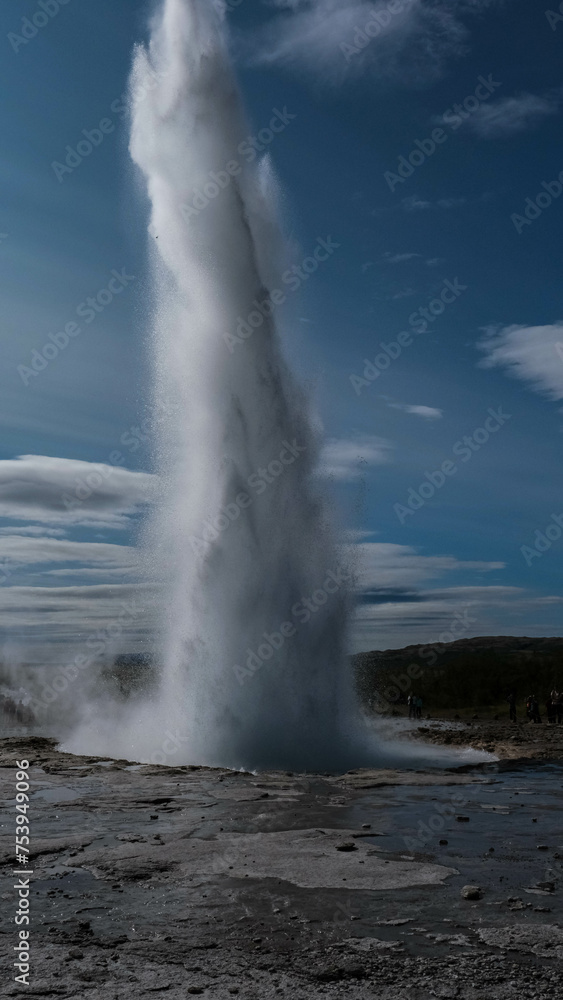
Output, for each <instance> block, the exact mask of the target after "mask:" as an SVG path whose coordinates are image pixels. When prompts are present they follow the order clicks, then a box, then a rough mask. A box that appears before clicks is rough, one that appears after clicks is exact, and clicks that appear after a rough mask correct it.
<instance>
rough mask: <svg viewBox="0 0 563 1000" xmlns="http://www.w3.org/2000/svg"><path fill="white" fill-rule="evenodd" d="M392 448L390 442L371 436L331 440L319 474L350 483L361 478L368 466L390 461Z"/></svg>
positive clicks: (326, 445) (325, 449)
mask: <svg viewBox="0 0 563 1000" xmlns="http://www.w3.org/2000/svg"><path fill="white" fill-rule="evenodd" d="M392 447H393V446H392V445H391V444H390V442H389V441H385V440H384V439H383V438H380V437H375V436H373V435H370V434H357V435H356V436H355V437H353V438H331V439H329V440H328V441H327V442H326V444H325V446H324V448H323V451H322V455H321V461H320V469H319V473H320V475H322V476H327V477H331V478H333V479H337V480H339V481H341V482H350V481H351V480H353V479H357V478H358V476H361V475H362V473H363V472H364V471H365V468H366V466H367V465H383V464H384V463H386V462H388V461H390V451H391V449H392Z"/></svg>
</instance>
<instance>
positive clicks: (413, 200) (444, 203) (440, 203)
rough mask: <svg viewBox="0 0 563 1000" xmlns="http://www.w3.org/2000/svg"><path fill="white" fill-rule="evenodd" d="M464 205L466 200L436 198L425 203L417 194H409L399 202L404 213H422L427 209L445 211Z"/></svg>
mask: <svg viewBox="0 0 563 1000" xmlns="http://www.w3.org/2000/svg"><path fill="white" fill-rule="evenodd" d="M466 203H467V199H466V198H438V200H437V201H427V200H426V199H425V198H420V197H419V196H418V195H417V194H411V195H410V196H409V197H408V198H403V199H402V200H401V205H402V206H403V208H404V210H405V212H423V211H425V210H427V209H429V208H442V209H444V210H445V211H447V210H448V209H450V208H461V207H462V205H465V204H466Z"/></svg>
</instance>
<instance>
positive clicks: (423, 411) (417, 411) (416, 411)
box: [388, 403, 444, 420]
mask: <svg viewBox="0 0 563 1000" xmlns="http://www.w3.org/2000/svg"><path fill="white" fill-rule="evenodd" d="M388 405H389V406H390V407H391V409H393V410H403V412H404V413H412V415H413V416H414V417H422V418H423V419H424V420H439V419H440V418H441V417H443V415H444V414H443V411H442V410H437V409H436V407H434V406H417V405H413V404H411V403H389V404H388Z"/></svg>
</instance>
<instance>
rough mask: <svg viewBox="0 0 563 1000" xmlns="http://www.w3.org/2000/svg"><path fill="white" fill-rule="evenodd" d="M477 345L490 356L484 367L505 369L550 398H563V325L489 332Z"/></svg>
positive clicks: (561, 323)
mask: <svg viewBox="0 0 563 1000" xmlns="http://www.w3.org/2000/svg"><path fill="white" fill-rule="evenodd" d="M477 346H478V347H479V348H480V349H481V350H482V351H484V352H485V353H486V357H485V358H483V360H482V361H480V362H479V366H480V367H481V368H494V367H497V368H504V369H506V372H507V374H508V375H511V376H512V377H514V378H518V379H522V381H525V382H529V383H530V388H531V389H534V390H535V391H536V392H539V393H542V394H543V395H544V396H547V397H548V398H549V399H563V322H561V321H559V322H557V323H554V324H552V325H551V326H516V325H515V326H507V327H504V328H503V329H500V330H496V329H495V330H489V331H488V336H487V338H486V339H485V340H482V341H480V343H479V344H478V345H477Z"/></svg>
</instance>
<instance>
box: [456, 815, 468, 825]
mask: <svg viewBox="0 0 563 1000" xmlns="http://www.w3.org/2000/svg"><path fill="white" fill-rule="evenodd" d="M456 819H457V821H458V823H469V816H456Z"/></svg>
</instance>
